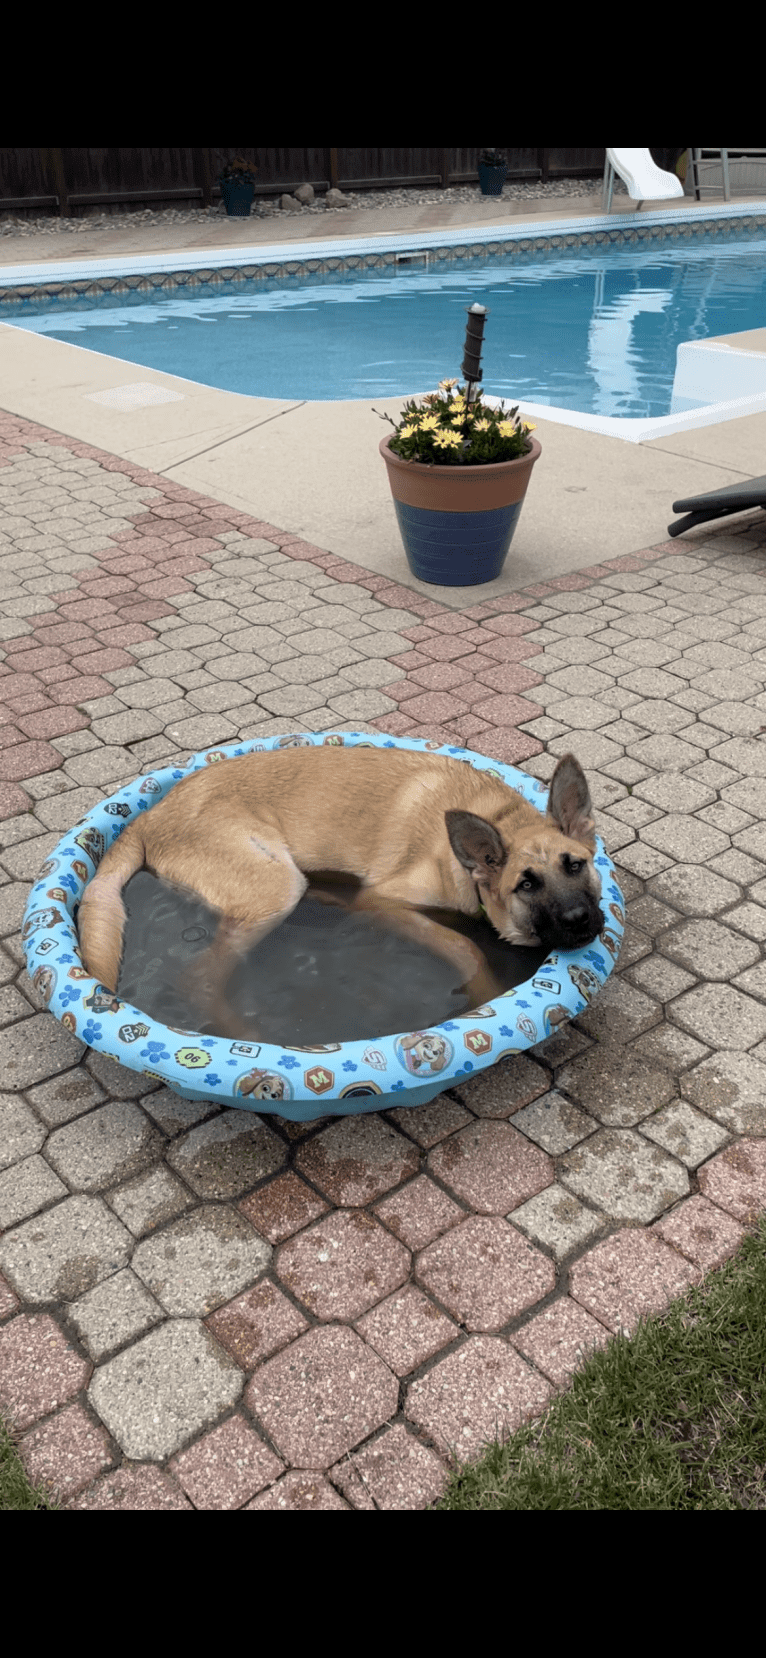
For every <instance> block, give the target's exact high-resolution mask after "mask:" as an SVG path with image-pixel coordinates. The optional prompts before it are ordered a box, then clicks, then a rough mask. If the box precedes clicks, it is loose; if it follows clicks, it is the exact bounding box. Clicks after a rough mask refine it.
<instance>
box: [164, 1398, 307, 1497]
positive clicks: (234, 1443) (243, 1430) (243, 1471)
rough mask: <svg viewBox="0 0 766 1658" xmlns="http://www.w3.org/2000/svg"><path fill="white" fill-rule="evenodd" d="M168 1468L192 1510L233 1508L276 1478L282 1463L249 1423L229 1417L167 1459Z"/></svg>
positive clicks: (239, 1418)
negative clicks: (176, 1454)
mask: <svg viewBox="0 0 766 1658" xmlns="http://www.w3.org/2000/svg"><path fill="white" fill-rule="evenodd" d="M168 1468H169V1470H170V1472H171V1473H172V1474H175V1477H176V1479H177V1480H178V1483H179V1485H181V1486H182V1487H183V1489H184V1491H186V1492H187V1494H188V1496H189V1497H191V1500H192V1502H193V1504H194V1507H195V1508H197V1509H234V1508H242V1507H243V1506H244V1504H245V1503H246V1502H248V1500H249V1499H250V1498H251V1497H254V1496H256V1495H257V1493H258V1492H259V1491H262V1490H263V1488H264V1486H266V1485H271V1484H272V1483H273V1481H274V1480H277V1479H279V1476H280V1474H281V1473H283V1472H284V1463H282V1462H280V1460H279V1458H278V1457H275V1455H274V1453H273V1451H270V1450H269V1448H268V1446H267V1445H264V1443H263V1440H262V1439H259V1437H258V1435H257V1434H256V1433H254V1432H253V1429H252V1428H251V1427H250V1425H249V1423H247V1422H243V1420H242V1418H241V1416H231V1417H230V1418H229V1420H228V1422H223V1423H222V1424H221V1426H220V1428H214V1429H213V1431H212V1433H207V1434H205V1435H204V1436H203V1437H202V1439H198V1440H196V1441H195V1443H194V1444H193V1445H190V1446H189V1449H188V1450H187V1451H181V1452H180V1453H179V1455H178V1456H174V1457H171V1459H170V1462H169V1463H168Z"/></svg>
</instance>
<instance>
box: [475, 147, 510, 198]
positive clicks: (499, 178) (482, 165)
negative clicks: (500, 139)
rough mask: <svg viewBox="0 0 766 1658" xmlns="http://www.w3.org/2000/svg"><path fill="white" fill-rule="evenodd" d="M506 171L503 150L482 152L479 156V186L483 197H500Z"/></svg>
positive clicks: (505, 157)
mask: <svg viewBox="0 0 766 1658" xmlns="http://www.w3.org/2000/svg"><path fill="white" fill-rule="evenodd" d="M507 171H508V158H507V156H506V153H505V150H482V151H481V152H480V154H479V184H480V185H481V193H482V195H483V196H500V195H502V192H503V185H504V184H505V175H506V173H507Z"/></svg>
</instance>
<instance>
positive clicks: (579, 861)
mask: <svg viewBox="0 0 766 1658" xmlns="http://www.w3.org/2000/svg"><path fill="white" fill-rule="evenodd" d="M584 863H585V859H584V858H570V857H569V856H566V857H565V858H564V868H565V870H566V872H567V875H579V873H580V870H581V869H582V866H583V864H584Z"/></svg>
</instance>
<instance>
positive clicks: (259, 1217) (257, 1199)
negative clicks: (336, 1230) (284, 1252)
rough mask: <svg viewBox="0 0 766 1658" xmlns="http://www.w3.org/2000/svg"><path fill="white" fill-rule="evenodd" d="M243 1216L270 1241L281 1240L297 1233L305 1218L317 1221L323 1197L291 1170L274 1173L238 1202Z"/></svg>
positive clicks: (324, 1207)
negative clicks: (267, 1181)
mask: <svg viewBox="0 0 766 1658" xmlns="http://www.w3.org/2000/svg"><path fill="white" fill-rule="evenodd" d="M239 1208H240V1209H241V1210H242V1213H243V1215H246V1216H247V1219H248V1220H249V1221H250V1224H251V1225H252V1226H254V1227H255V1230H256V1232H259V1233H260V1235H261V1237H262V1238H267V1239H268V1242H269V1243H270V1244H277V1243H284V1241H285V1238H290V1237H292V1235H293V1233H294V1232H300V1230H301V1228H302V1227H303V1226H308V1223H309V1221H311V1220H318V1218H319V1216H320V1215H324V1214H326V1213H327V1209H328V1205H327V1204H326V1203H325V1202H324V1199H323V1198H321V1197H318V1196H317V1193H316V1192H312V1190H311V1187H310V1186H307V1185H306V1182H305V1180H299V1179H298V1176H297V1174H294V1173H293V1171H292V1169H288V1170H286V1172H285V1173H284V1174H278V1175H276V1177H275V1178H274V1179H273V1180H270V1181H269V1184H268V1186H261V1187H260V1189H259V1190H258V1191H257V1192H252V1193H251V1194H250V1196H249V1197H246V1198H243V1199H242V1202H241V1203H240V1205H239Z"/></svg>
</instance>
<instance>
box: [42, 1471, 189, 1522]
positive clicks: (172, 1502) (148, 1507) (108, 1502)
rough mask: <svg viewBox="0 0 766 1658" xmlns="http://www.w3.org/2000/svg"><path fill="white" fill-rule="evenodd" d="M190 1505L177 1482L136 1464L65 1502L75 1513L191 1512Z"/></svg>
mask: <svg viewBox="0 0 766 1658" xmlns="http://www.w3.org/2000/svg"><path fill="white" fill-rule="evenodd" d="M191 1507H192V1504H191V1503H190V1502H189V1499H188V1497H185V1496H184V1494H183V1492H182V1491H181V1490H180V1489H179V1487H178V1485H177V1484H176V1481H175V1480H173V1479H170V1478H169V1477H168V1475H167V1474H163V1473H161V1472H160V1470H159V1468H154V1467H150V1466H149V1465H148V1464H146V1463H139V1464H138V1465H137V1466H134V1467H132V1468H117V1469H115V1470H114V1472H113V1473H111V1474H105V1475H104V1477H103V1479H100V1480H97V1481H96V1483H95V1485H92V1486H91V1487H90V1489H89V1490H88V1491H85V1492H83V1494H82V1496H81V1497H75V1499H74V1501H73V1502H70V1503H67V1508H68V1509H71V1510H72V1511H74V1512H84V1511H86V1510H89V1511H91V1512H93V1511H95V1510H98V1511H101V1512H103V1511H105V1510H111V1509H122V1510H127V1509H130V1510H131V1511H133V1512H136V1511H141V1512H143V1513H145V1514H146V1513H150V1512H154V1511H155V1510H156V1509H180V1508H182V1509H190V1508H191Z"/></svg>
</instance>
